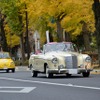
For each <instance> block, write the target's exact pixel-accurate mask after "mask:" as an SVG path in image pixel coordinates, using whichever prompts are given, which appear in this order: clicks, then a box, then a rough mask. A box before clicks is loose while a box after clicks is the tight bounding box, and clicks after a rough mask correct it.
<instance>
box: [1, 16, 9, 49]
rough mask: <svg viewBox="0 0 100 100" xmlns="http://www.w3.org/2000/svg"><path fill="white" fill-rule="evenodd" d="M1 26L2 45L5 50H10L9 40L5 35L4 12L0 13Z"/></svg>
mask: <svg viewBox="0 0 100 100" xmlns="http://www.w3.org/2000/svg"><path fill="white" fill-rule="evenodd" d="M0 28H1V40H0V41H1V46H2V49H3V51H8V47H7V40H6V36H5V30H4V18H3V17H2V14H0Z"/></svg>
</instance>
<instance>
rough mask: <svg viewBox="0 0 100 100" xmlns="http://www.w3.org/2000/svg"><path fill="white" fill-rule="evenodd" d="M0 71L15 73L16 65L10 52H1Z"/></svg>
mask: <svg viewBox="0 0 100 100" xmlns="http://www.w3.org/2000/svg"><path fill="white" fill-rule="evenodd" d="M0 70H6V72H7V73H8V72H9V70H12V72H13V73H14V72H15V63H14V61H13V60H12V59H11V57H10V55H9V53H8V52H0Z"/></svg>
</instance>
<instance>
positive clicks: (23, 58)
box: [18, 13, 25, 63]
mask: <svg viewBox="0 0 100 100" xmlns="http://www.w3.org/2000/svg"><path fill="white" fill-rule="evenodd" d="M18 17H19V22H20V26H21V30H20V32H21V34H20V48H21V53H22V55H21V56H22V59H21V61H22V63H23V62H24V60H25V50H24V40H23V31H22V30H23V23H22V16H21V14H20V13H19V16H18Z"/></svg>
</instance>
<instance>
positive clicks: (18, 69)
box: [16, 66, 30, 71]
mask: <svg viewBox="0 0 100 100" xmlns="http://www.w3.org/2000/svg"><path fill="white" fill-rule="evenodd" d="M16 71H30V69H29V68H28V66H16Z"/></svg>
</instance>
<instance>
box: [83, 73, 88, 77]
mask: <svg viewBox="0 0 100 100" xmlns="http://www.w3.org/2000/svg"><path fill="white" fill-rule="evenodd" d="M82 74H83V77H89V75H90V72H83V73H82Z"/></svg>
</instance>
